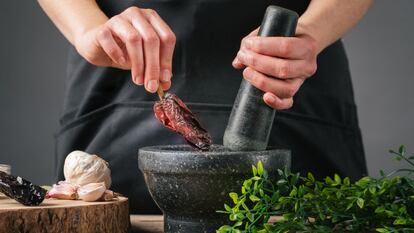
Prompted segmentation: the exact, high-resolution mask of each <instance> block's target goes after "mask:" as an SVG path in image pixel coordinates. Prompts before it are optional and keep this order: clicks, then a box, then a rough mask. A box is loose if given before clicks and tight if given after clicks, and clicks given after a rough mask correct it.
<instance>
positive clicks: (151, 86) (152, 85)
mask: <svg viewBox="0 0 414 233" xmlns="http://www.w3.org/2000/svg"><path fill="white" fill-rule="evenodd" d="M157 89H158V80H150V81H148V83H147V90H148V91H150V92H156V91H157Z"/></svg>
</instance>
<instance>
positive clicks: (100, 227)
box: [0, 196, 130, 233]
mask: <svg viewBox="0 0 414 233" xmlns="http://www.w3.org/2000/svg"><path fill="white" fill-rule="evenodd" d="M0 226H1V227H0V233H48V232H51V233H57V232H59V233H98V232H108V233H118V232H119V233H124V232H125V233H126V232H128V230H129V226H130V219H129V209H128V199H127V198H125V197H119V198H118V200H114V201H109V202H84V201H79V200H76V201H71V200H52V199H46V200H45V201H44V202H43V203H42V204H41V205H40V206H36V207H27V206H23V205H21V204H20V203H18V202H16V201H15V200H13V199H10V198H7V197H4V196H0Z"/></svg>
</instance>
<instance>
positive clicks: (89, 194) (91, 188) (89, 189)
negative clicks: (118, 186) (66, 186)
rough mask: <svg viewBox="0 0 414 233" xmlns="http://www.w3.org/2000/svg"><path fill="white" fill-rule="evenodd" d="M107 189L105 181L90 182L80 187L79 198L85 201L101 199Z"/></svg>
mask: <svg viewBox="0 0 414 233" xmlns="http://www.w3.org/2000/svg"><path fill="white" fill-rule="evenodd" d="M105 190H106V186H105V183H104V182H100V183H90V184H87V185H84V186H81V187H80V188H79V189H78V196H79V199H81V200H83V201H96V200H99V199H100V198H101V197H102V195H103V194H104V192H105Z"/></svg>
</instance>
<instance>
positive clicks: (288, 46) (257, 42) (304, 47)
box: [242, 36, 316, 59]
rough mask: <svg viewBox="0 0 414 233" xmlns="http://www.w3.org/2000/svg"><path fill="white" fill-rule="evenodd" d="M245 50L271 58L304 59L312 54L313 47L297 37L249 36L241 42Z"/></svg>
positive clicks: (314, 47)
mask: <svg viewBox="0 0 414 233" xmlns="http://www.w3.org/2000/svg"><path fill="white" fill-rule="evenodd" d="M242 44H243V46H242V47H245V48H246V49H249V50H252V51H254V52H256V53H259V54H263V55H268V56H272V57H280V58H288V59H304V58H306V57H307V56H308V55H310V54H314V52H313V50H314V49H316V46H313V44H312V43H310V42H309V41H308V40H303V39H302V38H298V37H259V36H251V37H249V38H246V40H243V41H242Z"/></svg>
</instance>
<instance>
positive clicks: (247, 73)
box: [243, 68, 254, 81]
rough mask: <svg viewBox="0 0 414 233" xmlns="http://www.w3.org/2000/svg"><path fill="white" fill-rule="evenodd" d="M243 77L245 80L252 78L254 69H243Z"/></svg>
mask: <svg viewBox="0 0 414 233" xmlns="http://www.w3.org/2000/svg"><path fill="white" fill-rule="evenodd" d="M243 73H244V74H243V77H244V78H245V79H246V80H247V81H252V79H253V74H254V71H253V70H251V69H250V68H246V69H244V71H243Z"/></svg>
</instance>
